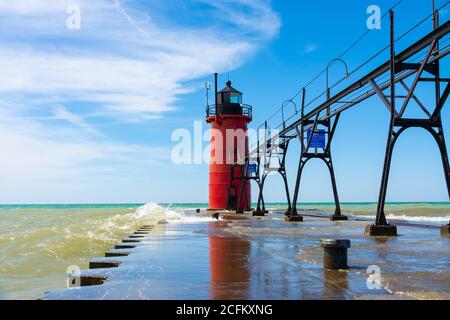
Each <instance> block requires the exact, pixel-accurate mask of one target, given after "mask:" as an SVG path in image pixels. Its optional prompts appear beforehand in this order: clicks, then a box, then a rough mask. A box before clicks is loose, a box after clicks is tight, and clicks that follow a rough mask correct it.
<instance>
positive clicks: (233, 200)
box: [228, 186, 237, 209]
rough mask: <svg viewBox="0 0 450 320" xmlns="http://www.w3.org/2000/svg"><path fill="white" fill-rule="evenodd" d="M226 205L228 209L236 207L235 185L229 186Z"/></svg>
mask: <svg viewBox="0 0 450 320" xmlns="http://www.w3.org/2000/svg"><path fill="white" fill-rule="evenodd" d="M228 201H229V202H228V205H229V207H230V209H236V207H237V199H236V186H231V187H230V195H229V200H228Z"/></svg>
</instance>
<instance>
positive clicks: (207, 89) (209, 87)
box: [205, 82, 211, 107]
mask: <svg viewBox="0 0 450 320" xmlns="http://www.w3.org/2000/svg"><path fill="white" fill-rule="evenodd" d="M205 89H206V106H207V107H208V106H209V90H210V89H211V83H209V82H205Z"/></svg>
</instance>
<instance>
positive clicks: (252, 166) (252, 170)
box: [248, 163, 256, 173]
mask: <svg viewBox="0 0 450 320" xmlns="http://www.w3.org/2000/svg"><path fill="white" fill-rule="evenodd" d="M248 173H256V163H250V164H249V165H248Z"/></svg>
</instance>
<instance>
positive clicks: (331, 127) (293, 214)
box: [286, 89, 347, 221]
mask: <svg viewBox="0 0 450 320" xmlns="http://www.w3.org/2000/svg"><path fill="white" fill-rule="evenodd" d="M304 101H305V90H304V89H303V99H302V118H303V117H304V105H305V103H304ZM319 116H320V113H317V115H316V118H315V120H304V121H303V122H302V125H301V128H300V130H297V137H298V139H299V140H300V147H301V151H300V159H299V164H298V171H297V179H296V181H295V190H294V196H293V200H292V209H291V210H290V214H289V216H287V217H286V220H287V221H303V217H302V216H301V215H299V214H298V210H297V202H298V196H299V191H300V183H301V178H302V173H303V169H304V167H305V165H306V163H307V162H308V161H309V160H311V159H314V158H316V159H320V160H322V161H324V162H325V164H326V166H327V168H328V171H329V173H330V179H331V186H332V189H333V197H334V203H335V212H334V214H333V215H332V216H331V220H333V221H337V220H347V217H346V216H344V215H342V213H341V206H340V202H339V195H338V191H337V186H336V177H335V174H334V167H333V159H332V157H331V143H332V140H333V136H334V133H335V131H336V126H337V124H338V121H339V118H340V113H338V114H336V116H334V118H333V121H332V119H331V118H330V116H329V111H328V110H327V118H326V119H325V120H319ZM311 125H312V128H311V136H310V137H309V139H308V141H307V143H306V144H305V139H304V131H305V127H307V126H309V127H310V126H311ZM318 125H322V126H324V127H325V128H326V129H327V134H328V141H327V144H326V147H325V148H324V149H323V151H322V152H318V150H315V152H314V153H311V152H309V149H310V145H311V141H312V138H313V135H314V133H315V132H316V129H317V126H318Z"/></svg>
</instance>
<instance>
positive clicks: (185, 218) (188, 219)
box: [166, 209, 213, 223]
mask: <svg viewBox="0 0 450 320" xmlns="http://www.w3.org/2000/svg"><path fill="white" fill-rule="evenodd" d="M166 220H167V222H172V223H198V222H210V221H213V219H212V218H211V217H205V216H201V215H198V214H189V213H186V212H185V211H183V210H173V209H167V210H166Z"/></svg>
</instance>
